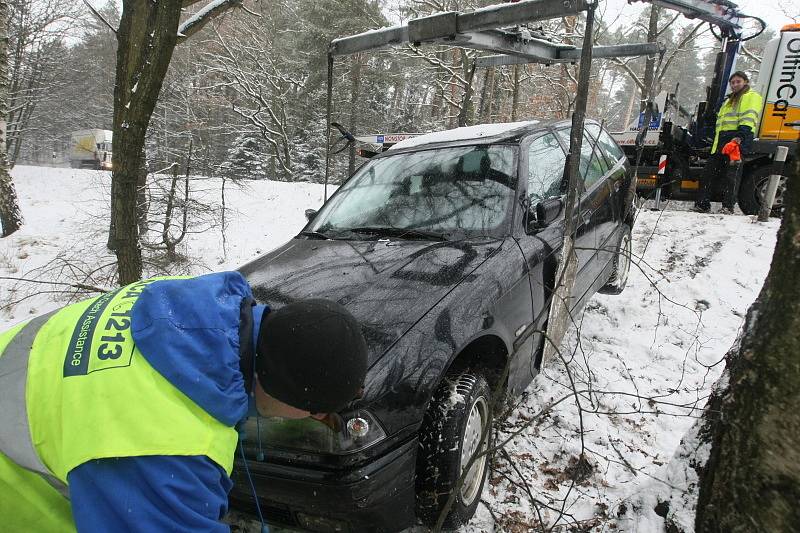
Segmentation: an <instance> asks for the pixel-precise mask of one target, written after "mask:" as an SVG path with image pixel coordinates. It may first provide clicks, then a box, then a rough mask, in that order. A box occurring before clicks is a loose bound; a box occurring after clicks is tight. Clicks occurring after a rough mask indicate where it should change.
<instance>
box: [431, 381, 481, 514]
mask: <svg viewBox="0 0 800 533" xmlns="http://www.w3.org/2000/svg"><path fill="white" fill-rule="evenodd" d="M491 432H492V412H491V391H490V390H489V385H488V384H487V382H486V379H485V378H484V377H483V376H482V375H481V374H479V373H477V372H466V373H462V374H456V375H450V376H447V377H445V379H444V381H443V382H442V384H441V385H440V386H439V388H438V389H437V390H436V392H435V393H434V395H433V398H432V399H431V403H430V405H429V406H428V411H427V412H426V413H425V418H424V419H423V421H422V427H421V428H420V431H419V449H418V450H417V477H416V493H417V502H416V508H417V517H418V518H419V519H420V520H421V521H422V522H423V523H424V524H425V525H427V526H433V525H434V524H436V521H437V520H438V519H439V515H440V514H441V512H442V511H443V509H444V507H445V505H446V503H447V500H448V498H449V497H450V494H451V493H452V492H453V491H454V490H455V491H456V497H455V500H454V502H453V505H452V507H451V508H450V512H449V513H448V515H447V518H446V519H445V521H444V527H445V528H447V529H453V528H457V527H459V526H460V525H462V524H465V523H467V521H469V519H470V518H472V515H473V514H475V509H476V508H477V507H478V502H480V499H481V493H482V492H483V485H484V483H485V482H486V474H487V472H488V471H489V463H490V459H489V457H488V456H487V455H483V456H481V457H479V458H478V459H476V460H475V461H474V462H473V463H472V466H471V467H470V469H469V470H468V472H467V474H466V476H464V480H463V483H462V484H461V485H460V487H459V485H458V478H459V477H460V476H461V473H462V471H463V470H464V468H465V467H466V466H467V464H469V461H470V458H471V457H472V456H473V455H474V454H475V453H476V452H482V451H485V450H486V449H487V448H488V447H489V442H490V438H491Z"/></svg>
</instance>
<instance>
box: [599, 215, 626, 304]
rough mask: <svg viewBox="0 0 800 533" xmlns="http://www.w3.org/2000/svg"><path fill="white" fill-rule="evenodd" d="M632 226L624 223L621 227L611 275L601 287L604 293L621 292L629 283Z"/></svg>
mask: <svg viewBox="0 0 800 533" xmlns="http://www.w3.org/2000/svg"><path fill="white" fill-rule="evenodd" d="M631 249H632V247H631V227H630V226H629V225H627V224H623V225H622V226H621V227H620V232H619V240H618V241H617V252H616V253H615V254H614V259H612V265H611V275H610V276H609V277H608V281H607V282H606V284H605V285H603V286H602V287H600V291H599V292H601V293H603V294H620V293H621V292H622V291H624V290H625V285H627V284H628V273H630V271H631Z"/></svg>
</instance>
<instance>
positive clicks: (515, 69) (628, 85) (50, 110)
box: [8, 0, 790, 182]
mask: <svg viewBox="0 0 800 533" xmlns="http://www.w3.org/2000/svg"><path fill="white" fill-rule="evenodd" d="M491 3H494V2H491V1H442V2H439V1H429V0H383V1H366V0H327V1H322V2H320V1H311V0H299V1H276V2H267V1H261V0H245V1H244V2H243V5H242V9H234V10H232V11H230V12H228V13H227V14H226V15H225V16H223V17H220V18H218V19H216V20H215V21H214V22H213V23H212V24H210V25H209V26H208V27H207V28H206V31H203V32H201V33H200V34H198V35H196V36H195V37H194V38H193V39H190V40H187V41H185V42H184V43H183V44H181V45H180V46H178V48H176V51H175V55H174V57H173V60H172V62H171V64H170V67H169V71H168V73H167V76H166V79H165V82H164V85H163V89H162V91H161V94H160V97H159V100H158V104H157V107H156V110H155V112H154V114H153V117H152V120H151V122H150V126H149V129H148V133H147V141H146V154H147V167H148V170H149V172H156V171H159V170H162V169H166V168H168V167H169V166H170V165H171V164H173V163H176V162H177V163H180V164H181V167H184V165H186V163H187V159H191V173H192V174H194V175H203V176H208V177H226V178H232V179H242V178H243V179H272V180H279V181H310V182H321V181H322V179H323V178H324V165H325V145H326V143H325V132H326V120H325V97H326V83H325V82H326V53H327V47H328V43H329V42H330V41H331V40H332V39H334V38H337V37H341V36H345V35H349V34H353V33H358V32H361V31H365V30H368V29H374V28H380V27H385V26H390V25H393V24H397V23H400V22H403V21H405V20H408V19H409V18H415V17H419V16H424V15H426V14H429V13H432V12H435V11H446V10H457V11H464V10H471V9H474V8H478V7H483V6H485V5H488V4H491ZM602 4H603V3H601V6H600V10H599V12H598V18H599V27H598V30H597V31H596V34H595V42H596V44H598V45H608V44H618V43H633V42H645V41H647V40H648V32H649V34H650V35H651V36H652V33H653V27H654V26H653V25H652V22H653V21H655V23H656V26H655V28H656V39H657V40H658V41H660V42H662V43H664V44H665V45H666V47H667V52H666V54H665V56H664V59H663V60H662V61H661V62H660V63H658V64H653V65H652V66H653V67H654V69H653V75H654V76H655V77H656V84H655V87H656V93H657V92H658V91H659V90H669V91H675V90H676V88H677V90H678V93H679V98H680V100H681V101H682V102H685V103H686V104H687V107H689V108H691V107H692V106H693V105H695V104H696V102H698V101H699V100H702V99H704V94H705V85H706V82H707V77H708V75H709V72H708V71H709V70H710V69H711V67H712V66H713V56H714V53H715V52H716V50H717V42H716V40H714V39H713V37H711V35H710V33H709V30H708V26H707V25H703V24H698V23H696V22H693V21H690V20H687V19H685V18H684V17H681V16H678V14H677V13H675V12H671V11H669V10H665V9H658V8H655V9H653V10H652V11H651V8H649V7H647V8H646V9H645V5H644V4H634V5H631V6H625V8H624V9H623V10H622V11H615V10H614V9H610V8H607V7H606V6H605V5H602ZM609 4H613V2H611V3H609ZM197 6H198V9H199V8H201V7H202V6H203V3H202V2H201V3H199V4H197ZM776 7H777V8H780V7H781V5H780V4H776ZM11 8H12V10H11V21H10V28H9V30H10V31H9V36H10V40H9V59H10V64H9V77H10V93H11V94H10V101H9V115H8V156H9V162H10V165H11V166H12V167H13V165H14V164H16V163H26V164H38V165H42V164H53V165H56V166H67V165H68V157H69V138H70V132H72V131H76V130H80V129H87V128H101V129H109V130H110V129H111V126H112V117H113V89H114V64H115V60H116V36H115V34H114V33H113V32H112V30H111V29H110V26H111V27H116V26H117V25H118V20H119V16H120V8H119V6H118V4H117V2H115V1H113V0H111V1H109V2H107V3H106V4H104V5H100V6H97V11H98V12H99V14H100V15H101V16H102V18H103V19H105V20H106V21H107V22H108V24H105V23H104V22H102V21H100V20H99V19H98V17H97V16H93V15H92V14H91V13H90V12H89V8H88V7H87V5H86V4H84V3H81V2H76V1H75V0H19V1H17V2H13V3H11ZM189 9H190V10H191V9H192V8H189ZM653 11H655V12H653ZM784 11H785V9H784ZM787 13H788V12H787ZM187 15H188V13H187ZM787 21H790V20H789V19H788V17H787ZM526 30H527V31H534V32H537V31H538V32H541V33H542V34H544V35H547V36H550V37H551V38H552V39H554V40H555V41H557V42H565V43H567V44H578V45H579V43H580V40H581V38H582V35H581V32H582V21H581V19H575V18H566V19H561V20H555V21H550V22H548V23H546V24H544V25H537V26H536V27H534V28H527V29H526ZM775 30H776V28H769V29H768V30H767V31H765V32H764V33H763V34H761V35H760V36H759V37H757V38H756V39H753V40H752V41H749V42H748V43H747V46H746V51H745V53H744V54H743V55H742V56H741V58H740V60H739V63H738V65H737V68H739V69H742V70H746V71H749V72H750V73H752V74H755V73H757V71H758V64H759V58H760V56H761V53H762V50H763V46H764V44H765V43H766V42H767V41H768V40H769V39H770V38H772V37H773V36H774V34H775ZM476 53H477V52H475V51H471V50H464V49H459V48H455V47H446V46H439V47H431V46H426V47H423V48H415V47H412V46H404V47H399V48H395V49H391V50H385V51H381V52H377V53H370V54H366V53H364V54H356V55H354V56H351V57H347V58H344V59H342V58H338V59H337V61H336V64H335V69H334V89H333V100H334V102H333V120H335V121H338V122H340V123H342V124H343V125H344V126H345V127H346V128H347V129H348V130H349V131H351V132H353V133H354V134H355V135H367V134H376V133H399V132H428V131H435V130H441V129H446V128H451V127H456V126H457V125H459V119H461V122H462V123H466V124H479V123H493V122H507V121H515V120H527V119H566V118H569V117H570V116H571V112H572V107H573V102H574V97H575V92H576V89H575V85H576V79H577V66H576V65H554V66H544V65H517V66H502V67H494V68H487V69H477V71H476V72H475V73H474V75H473V76H470V72H469V71H470V68H471V66H472V59H473V58H474V57H475V55H476ZM646 70H647V69H646V60H645V58H635V59H624V60H604V61H596V62H595V63H594V64H593V67H592V85H591V90H590V97H589V103H588V110H587V114H588V116H589V117H592V118H595V119H598V120H600V121H603V122H604V123H605V125H606V127H607V128H608V129H610V130H611V131H617V130H622V129H624V128H625V127H626V125H627V124H628V123H630V121H631V120H633V119H634V118H635V117H636V116H637V114H638V112H639V106H640V100H641V93H642V90H641V89H642V87H644V86H645V85H646V83H647V81H648V80H647V79H646V76H648V74H647V72H646ZM679 81H680V85H678V82H679ZM190 147H191V148H190ZM360 161H361V160H359V158H358V157H357V156H356V155H355V150H354V149H351V150H349V151H345V152H343V153H342V154H340V155H338V156H336V157H335V158H334V160H333V164H334V171H333V172H332V179H333V181H334V182H336V181H339V180H341V179H342V178H344V177H346V176H347V175H348V174H349V172H351V171H352V169H353V168H355V166H357V165H358V164H359V163H360ZM182 170H183V169H182Z"/></svg>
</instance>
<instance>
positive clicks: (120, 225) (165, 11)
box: [110, 0, 241, 285]
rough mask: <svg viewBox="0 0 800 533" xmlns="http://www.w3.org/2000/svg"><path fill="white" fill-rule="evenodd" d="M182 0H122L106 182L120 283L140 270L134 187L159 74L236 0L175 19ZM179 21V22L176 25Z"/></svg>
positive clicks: (191, 0)
mask: <svg viewBox="0 0 800 533" xmlns="http://www.w3.org/2000/svg"><path fill="white" fill-rule="evenodd" d="M196 3H197V0H184V1H183V2H158V3H154V2H140V1H138V0H124V1H123V3H122V18H121V20H120V25H119V29H118V30H117V67H116V84H115V86H114V146H115V149H114V154H113V169H114V170H113V173H112V185H111V228H112V231H113V239H110V240H111V241H113V242H112V244H113V247H114V248H115V253H116V255H117V262H118V265H117V266H118V271H119V283H120V284H122V285H125V284H127V283H131V282H133V281H135V280H137V279H139V278H141V275H142V252H141V248H140V246H139V235H138V218H137V203H138V202H137V198H138V194H137V191H138V189H139V188H140V187H141V177H140V174H141V168H142V166H143V165H142V158H143V148H144V140H145V134H146V132H147V126H148V124H149V123H150V117H151V116H152V113H153V109H154V108H155V105H156V100H157V99H158V95H159V93H160V91H161V85H162V82H163V80H164V75H165V74H166V72H167V68H168V67H169V63H170V60H171V59H172V53H173V51H174V50H175V46H176V45H177V44H178V42H179V41H182V40H184V39H187V38H188V37H190V36H192V35H193V34H195V33H197V32H198V31H200V29H202V27H203V26H205V25H206V24H207V23H208V22H209V21H210V20H212V19H214V18H216V17H218V16H219V15H221V14H223V13H224V12H225V11H227V10H228V9H230V8H232V7H234V6H237V5H240V4H241V0H214V1H212V2H210V3H209V4H207V5H206V6H205V7H203V8H202V9H200V11H198V12H197V13H196V14H194V15H192V16H191V17H190V18H189V19H188V20H186V21H185V22H184V23H183V24H180V17H181V12H182V10H183V9H184V8H186V7H189V6H192V5H194V4H196ZM179 24H180V27H179Z"/></svg>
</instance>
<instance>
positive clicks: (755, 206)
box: [739, 162, 791, 217]
mask: <svg viewBox="0 0 800 533" xmlns="http://www.w3.org/2000/svg"><path fill="white" fill-rule="evenodd" d="M787 165H791V162H788V163H787ZM786 168H787V167H784V172H786V170H785V169H786ZM771 171H772V166H771V165H768V164H767V165H761V166H760V167H756V168H754V169H752V170H751V171H750V172H747V173H746V174H745V175H744V176H742V185H741V186H740V187H739V207H740V208H741V209H742V212H743V213H744V214H745V215H757V214H758V211H759V210H760V209H761V204H762V202H763V201H764V196H765V195H766V193H767V184H768V183H769V176H770V173H771ZM786 179H787V177H786V175H785V174H784V175H782V176H781V180H780V182H779V183H778V190H777V191H776V192H775V202H774V203H773V204H772V213H771V214H772V216H774V217H779V216H781V211H782V210H783V195H784V194H785V193H786Z"/></svg>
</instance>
